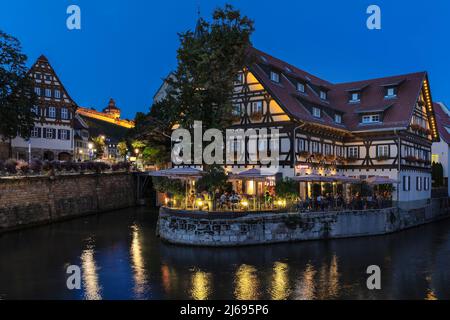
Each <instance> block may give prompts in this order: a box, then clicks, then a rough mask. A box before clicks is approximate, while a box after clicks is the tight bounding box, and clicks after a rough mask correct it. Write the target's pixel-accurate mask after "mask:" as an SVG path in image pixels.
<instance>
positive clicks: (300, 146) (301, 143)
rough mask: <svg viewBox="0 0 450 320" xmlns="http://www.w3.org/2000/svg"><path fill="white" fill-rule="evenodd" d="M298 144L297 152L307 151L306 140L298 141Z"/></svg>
mask: <svg viewBox="0 0 450 320" xmlns="http://www.w3.org/2000/svg"><path fill="white" fill-rule="evenodd" d="M297 144H298V145H297V151H306V143H305V140H304V139H298V140H297Z"/></svg>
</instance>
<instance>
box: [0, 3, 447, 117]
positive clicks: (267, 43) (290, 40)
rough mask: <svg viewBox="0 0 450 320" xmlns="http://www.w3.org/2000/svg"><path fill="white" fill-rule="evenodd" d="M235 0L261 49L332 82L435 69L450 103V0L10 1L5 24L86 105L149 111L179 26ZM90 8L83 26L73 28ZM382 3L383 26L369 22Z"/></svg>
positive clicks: (435, 80) (0, 6) (435, 82)
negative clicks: (371, 9) (70, 16)
mask: <svg viewBox="0 0 450 320" xmlns="http://www.w3.org/2000/svg"><path fill="white" fill-rule="evenodd" d="M224 3H231V4H233V5H234V6H235V7H237V8H239V9H240V10H241V11H242V13H244V14H246V15H248V16H250V17H251V18H252V19H254V20H255V27H256V31H255V33H254V35H253V38H252V41H253V44H254V46H255V47H257V48H259V49H261V50H263V51H266V52H268V53H270V54H272V55H274V56H276V57H279V58H281V59H284V60H286V61H288V62H290V63H292V64H294V65H296V66H298V67H299V68H302V69H304V70H306V71H308V72H311V73H313V74H315V75H317V76H319V77H323V78H325V79H326V80H329V81H331V82H343V81H352V80H362V79H366V78H372V77H380V76H387V75H393V74H400V73H408V72H415V71H421V70H426V71H428V72H429V76H430V82H431V90H432V94H433V99H434V100H435V101H444V102H447V103H449V104H450V92H449V90H448V76H449V75H450V61H449V59H448V50H449V47H450V41H449V35H450V32H449V31H450V1H447V0H428V1H417V0H409V1H406V0H396V1H387V0H383V1H382V0H371V1H366V0H346V1H325V0H322V1H316V0H314V1H313V0H308V1H304V0H295V1H294V0H292V1H287V0H277V1H274V0H257V1H253V0H245V1H244V0H242V1H231V0H230V1H219V0H208V1H207V0H182V1H181V0H178V1H174V0H164V1H148V0H128V1H125V0H108V1H106V0H105V1H102V0H95V1H93V0H71V1H67V0H27V1H25V0H14V1H12V0H0V29H1V30H3V31H5V32H7V33H10V34H12V35H14V36H16V37H18V38H19V39H20V40H21V42H22V44H23V50H24V52H25V53H26V54H27V55H28V57H29V61H28V63H29V64H31V63H32V62H33V61H34V60H35V59H36V58H37V57H38V56H39V55H40V54H45V55H46V56H47V57H48V58H49V60H50V63H51V64H52V65H53V67H54V68H55V69H56V72H57V73H58V75H59V77H60V79H61V81H62V82H63V83H64V85H65V87H66V89H67V90H68V91H69V93H70V95H71V96H72V98H74V100H75V101H76V102H77V103H78V104H79V105H80V106H87V107H95V108H97V109H100V108H103V107H104V106H106V104H107V102H108V99H109V98H110V97H113V98H114V99H116V102H117V105H118V106H119V107H120V108H122V110H123V114H124V116H125V117H128V118H133V117H134V115H135V113H136V112H137V111H148V108H149V107H150V105H151V102H152V97H153V95H154V93H155V91H156V90H157V89H158V87H159V86H160V84H161V79H162V78H163V77H164V76H166V75H167V74H168V72H169V71H170V70H172V69H174V68H175V66H176V49H177V47H178V37H177V32H180V31H184V30H186V29H193V28H194V27H195V23H196V19H197V7H198V5H200V8H201V13H202V15H203V16H206V17H208V16H210V13H211V12H212V10H213V9H214V8H215V7H217V6H221V5H223V4H224ZM70 4H77V5H79V6H80V8H81V14H82V29H81V30H80V31H76V30H75V31H69V30H68V29H67V28H66V22H65V21H66V18H67V14H66V8H67V7H68V5H70ZM370 4H377V5H379V6H380V7H381V11H382V12H381V14H382V30H372V31H371V30H368V29H367V28H366V19H367V14H366V8H367V7H368V6H369V5H370Z"/></svg>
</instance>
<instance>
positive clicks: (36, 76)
mask: <svg viewBox="0 0 450 320" xmlns="http://www.w3.org/2000/svg"><path fill="white" fill-rule="evenodd" d="M34 77H35V78H36V79H37V80H41V79H42V75H41V74H40V73H35V74H34Z"/></svg>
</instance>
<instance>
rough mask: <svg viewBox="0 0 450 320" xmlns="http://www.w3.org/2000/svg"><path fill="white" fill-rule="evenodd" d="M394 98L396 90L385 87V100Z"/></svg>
mask: <svg viewBox="0 0 450 320" xmlns="http://www.w3.org/2000/svg"><path fill="white" fill-rule="evenodd" d="M396 96H397V88H396V87H387V88H386V96H385V98H395V97H396Z"/></svg>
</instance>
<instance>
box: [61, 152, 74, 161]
mask: <svg viewBox="0 0 450 320" xmlns="http://www.w3.org/2000/svg"><path fill="white" fill-rule="evenodd" d="M71 159H72V155H71V154H70V153H68V152H60V153H59V154H58V160H59V161H70V160H71Z"/></svg>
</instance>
